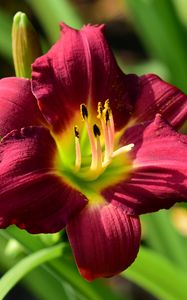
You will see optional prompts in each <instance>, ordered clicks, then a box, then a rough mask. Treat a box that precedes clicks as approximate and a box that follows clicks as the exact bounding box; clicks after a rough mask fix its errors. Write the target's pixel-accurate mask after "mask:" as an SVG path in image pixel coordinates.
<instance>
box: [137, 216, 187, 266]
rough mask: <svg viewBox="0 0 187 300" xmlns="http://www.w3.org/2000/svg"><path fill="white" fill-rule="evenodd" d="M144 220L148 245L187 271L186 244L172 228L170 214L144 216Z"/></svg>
mask: <svg viewBox="0 0 187 300" xmlns="http://www.w3.org/2000/svg"><path fill="white" fill-rule="evenodd" d="M142 220H143V221H144V222H145V229H146V239H147V241H148V243H149V244H150V245H151V246H152V247H153V248H154V249H155V250H156V251H158V252H160V253H161V254H163V255H165V257H167V258H168V259H170V260H171V262H173V263H175V264H176V265H178V266H179V267H181V268H182V269H184V270H187V259H186V250H187V249H186V244H184V243H183V240H182V238H181V237H180V235H179V234H178V233H177V231H176V230H175V229H174V227H173V226H172V223H171V219H170V212H169V211H160V212H158V213H156V214H147V215H144V216H142Z"/></svg>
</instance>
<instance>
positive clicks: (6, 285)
mask: <svg viewBox="0 0 187 300" xmlns="http://www.w3.org/2000/svg"><path fill="white" fill-rule="evenodd" d="M63 248H64V245H63V244H59V245H57V246H54V247H50V248H46V249H42V250H39V251H38V252H35V253H33V254H31V255H30V256H27V257H25V258H24V259H22V260H21V261H20V262H18V263H17V264H16V265H15V266H14V267H12V268H11V269H10V270H9V271H8V272H7V273H5V275H4V276H3V277H2V278H1V280H0V299H3V298H4V297H5V296H6V295H7V293H8V292H9V291H10V290H11V288H12V287H13V286H14V285H15V284H16V283H17V282H18V281H19V280H20V279H22V278H23V277H24V276H25V275H26V274H27V273H28V272H30V271H31V270H33V269H34V268H36V267H37V266H39V265H41V264H43V263H44V262H46V261H49V260H51V259H54V258H56V257H59V256H61V255H62V251H63Z"/></svg>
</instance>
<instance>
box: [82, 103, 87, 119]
mask: <svg viewBox="0 0 187 300" xmlns="http://www.w3.org/2000/svg"><path fill="white" fill-rule="evenodd" d="M80 110H81V115H82V117H83V119H84V120H85V119H87V118H88V110H87V107H86V105H85V104H81V106H80Z"/></svg>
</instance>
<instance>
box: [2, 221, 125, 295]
mask: <svg viewBox="0 0 187 300" xmlns="http://www.w3.org/2000/svg"><path fill="white" fill-rule="evenodd" d="M1 231H2V232H3V234H4V235H6V234H7V235H9V236H10V237H13V238H15V239H16V240H17V241H19V242H20V243H21V244H22V246H24V248H25V251H26V252H27V253H30V252H33V251H37V250H38V249H41V248H43V247H45V244H44V243H42V240H41V239H40V235H32V234H29V233H27V232H26V231H24V230H19V229H18V228H16V227H15V226H10V227H9V228H8V229H6V230H1ZM42 267H43V268H44V269H45V270H46V271H47V272H49V273H50V274H53V275H54V277H55V278H56V280H58V281H59V282H61V283H62V284H63V285H64V283H65V282H66V283H68V284H70V285H71V286H72V287H73V289H74V290H75V291H76V292H77V293H78V294H80V295H82V296H83V297H85V299H86V300H105V299H112V300H120V299H121V297H120V296H118V295H116V294H115V293H114V292H113V291H112V289H111V288H110V287H109V286H106V285H105V281H104V282H103V281H102V280H96V281H95V282H92V283H89V282H87V281H86V280H84V279H83V278H82V277H81V276H80V275H79V273H78V271H77V268H76V266H75V263H74V261H73V260H72V256H71V253H70V255H65V257H64V258H63V257H61V258H59V259H55V260H53V261H50V262H48V263H47V264H45V265H43V266H42ZM125 299H127V298H126V297H123V300H125Z"/></svg>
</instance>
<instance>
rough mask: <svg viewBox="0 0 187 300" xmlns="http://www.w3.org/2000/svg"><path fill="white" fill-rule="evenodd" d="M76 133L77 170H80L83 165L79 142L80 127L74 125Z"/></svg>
mask: <svg viewBox="0 0 187 300" xmlns="http://www.w3.org/2000/svg"><path fill="white" fill-rule="evenodd" d="M74 133H75V157H76V159H75V171H76V172H78V171H79V169H80V167H81V148H80V142H79V129H78V126H75V127H74Z"/></svg>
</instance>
